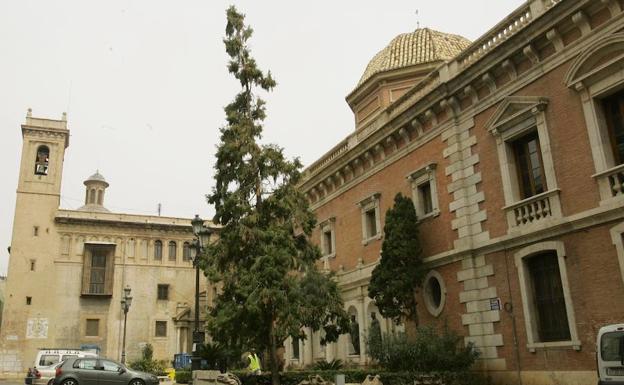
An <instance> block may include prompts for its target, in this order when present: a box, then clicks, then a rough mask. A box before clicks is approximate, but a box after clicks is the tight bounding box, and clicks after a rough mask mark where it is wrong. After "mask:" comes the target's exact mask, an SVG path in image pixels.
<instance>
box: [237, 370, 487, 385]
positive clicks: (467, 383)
mask: <svg viewBox="0 0 624 385" xmlns="http://www.w3.org/2000/svg"><path fill="white" fill-rule="evenodd" d="M234 374H236V375H237V376H238V377H239V378H240V380H241V382H242V383H243V385H254V384H256V385H271V374H270V373H263V374H262V375H260V376H252V375H250V374H249V372H245V371H236V372H234ZM336 374H344V375H345V382H346V383H361V382H363V381H364V380H365V379H366V376H367V375H369V374H370V375H376V374H378V375H379V377H380V379H381V382H382V383H383V384H384V385H414V383H416V384H418V383H421V384H437V383H442V384H444V385H486V384H488V383H489V382H488V380H487V379H486V378H484V377H483V376H482V375H481V374H479V373H476V372H470V371H468V372H461V373H460V372H449V371H444V372H438V373H417V372H387V371H383V370H366V369H348V370H324V371H303V370H302V371H291V372H284V373H280V383H281V384H282V385H297V384H299V383H300V382H301V381H303V380H307V379H308V378H309V377H310V376H316V375H319V376H321V377H322V378H323V379H325V380H326V381H331V382H334V381H335V378H336Z"/></svg>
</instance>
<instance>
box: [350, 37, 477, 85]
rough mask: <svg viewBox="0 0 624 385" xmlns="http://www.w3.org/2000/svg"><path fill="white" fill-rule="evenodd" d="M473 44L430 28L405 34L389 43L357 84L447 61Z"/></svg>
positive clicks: (373, 60)
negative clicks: (392, 73) (412, 67)
mask: <svg viewBox="0 0 624 385" xmlns="http://www.w3.org/2000/svg"><path fill="white" fill-rule="evenodd" d="M470 44H471V42H470V40H468V39H466V38H464V37H462V36H459V35H452V34H448V33H443V32H439V31H434V30H432V29H429V28H419V29H417V30H415V31H414V32H410V33H403V34H401V35H399V36H397V37H395V38H394V39H392V41H391V42H390V44H388V45H387V46H386V47H385V48H384V49H382V50H381V51H379V52H378V53H377V55H375V56H374V57H373V59H372V60H371V61H370V62H369V63H368V66H366V70H365V71H364V74H363V75H362V77H361V78H360V81H359V82H358V87H359V86H360V85H361V84H362V83H364V82H365V81H367V80H368V79H370V78H371V77H372V76H373V75H375V74H377V73H380V72H386V71H390V70H395V69H399V68H405V67H409V66H413V65H417V64H424V63H431V62H437V61H446V60H450V59H452V58H453V57H455V56H456V55H457V54H458V53H460V52H461V51H463V50H464V49H466V47H468V46H469V45H470Z"/></svg>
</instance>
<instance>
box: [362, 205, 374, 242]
mask: <svg viewBox="0 0 624 385" xmlns="http://www.w3.org/2000/svg"><path fill="white" fill-rule="evenodd" d="M375 211H376V210H375V209H374V208H373V209H370V210H368V211H366V213H365V218H366V236H367V238H372V237H374V236H375V235H377V216H376V213H375Z"/></svg>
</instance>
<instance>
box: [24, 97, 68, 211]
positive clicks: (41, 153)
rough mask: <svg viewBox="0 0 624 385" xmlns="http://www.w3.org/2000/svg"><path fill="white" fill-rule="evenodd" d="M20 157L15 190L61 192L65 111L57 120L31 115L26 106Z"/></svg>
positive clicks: (45, 192)
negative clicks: (26, 111)
mask: <svg viewBox="0 0 624 385" xmlns="http://www.w3.org/2000/svg"><path fill="white" fill-rule="evenodd" d="M22 138H23V144H22V161H21V167H20V174H19V182H18V186H17V193H18V195H19V194H20V193H25V194H42V195H49V196H55V197H56V198H57V207H58V198H59V196H60V192H61V176H62V175H63V158H64V156H65V149H66V148H67V146H68V145H69V130H67V115H66V114H65V113H63V117H62V118H61V120H54V119H42V118H33V116H32V110H31V109H30V108H29V109H28V113H27V115H26V123H25V124H22Z"/></svg>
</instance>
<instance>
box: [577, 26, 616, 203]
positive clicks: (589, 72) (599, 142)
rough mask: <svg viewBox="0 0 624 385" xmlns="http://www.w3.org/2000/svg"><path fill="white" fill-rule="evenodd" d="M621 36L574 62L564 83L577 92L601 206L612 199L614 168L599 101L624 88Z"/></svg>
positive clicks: (604, 41) (610, 38) (594, 47)
mask: <svg viewBox="0 0 624 385" xmlns="http://www.w3.org/2000/svg"><path fill="white" fill-rule="evenodd" d="M618 50H619V51H621V53H620V54H618V55H616V56H614V57H612V58H611V59H609V60H608V61H607V62H606V63H602V64H600V65H597V66H595V65H594V63H595V62H596V61H598V60H600V59H601V58H602V57H603V56H604V55H603V54H602V53H603V52H604V54H611V53H612V52H614V51H616V52H617V51H618ZM623 64H624V33H616V34H613V35H610V36H606V37H604V38H602V39H601V40H599V41H598V42H596V43H595V44H593V45H591V46H589V47H588V48H587V49H586V50H585V51H584V52H583V53H581V54H580V55H579V56H578V58H577V59H576V60H575V61H574V63H573V64H572V66H570V69H569V70H568V73H567V74H566V79H565V83H566V85H567V86H568V87H569V88H572V89H574V90H576V91H578V93H579V96H580V98H581V103H582V105H583V114H584V116H585V124H586V125H587V132H588V135H589V143H590V146H591V151H592V158H593V160H594V167H595V169H596V175H595V177H596V180H597V182H598V188H599V191H600V199H601V202H600V203H601V204H605V203H606V202H608V201H610V200H612V199H618V198H619V199H621V198H622V197H621V196H620V197H616V198H614V197H613V194H612V190H611V186H610V184H609V180H608V177H607V175H605V174H606V173H607V171H608V170H610V169H613V168H614V167H615V166H617V165H616V164H615V162H614V159H613V154H612V152H611V143H610V139H609V133H608V128H607V123H606V121H605V116H604V113H603V109H602V106H601V105H600V99H602V98H604V97H606V96H609V95H610V94H612V93H614V92H616V91H619V90H620V89H621V88H622V86H623V85H624V68H623V67H622V66H623Z"/></svg>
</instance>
